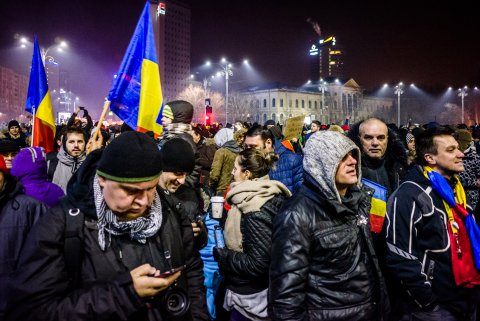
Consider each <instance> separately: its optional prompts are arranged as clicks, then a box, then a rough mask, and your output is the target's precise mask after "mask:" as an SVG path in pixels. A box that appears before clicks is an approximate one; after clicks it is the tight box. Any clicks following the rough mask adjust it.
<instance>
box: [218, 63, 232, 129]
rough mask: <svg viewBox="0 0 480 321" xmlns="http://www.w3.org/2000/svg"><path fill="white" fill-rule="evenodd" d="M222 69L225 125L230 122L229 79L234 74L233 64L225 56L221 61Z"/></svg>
mask: <svg viewBox="0 0 480 321" xmlns="http://www.w3.org/2000/svg"><path fill="white" fill-rule="evenodd" d="M221 67H222V70H221V71H220V74H221V75H222V76H224V77H225V125H227V123H228V79H229V78H230V77H232V76H233V71H232V64H231V63H228V62H227V60H226V59H225V58H222V62H221Z"/></svg>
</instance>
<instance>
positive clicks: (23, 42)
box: [20, 37, 68, 66]
mask: <svg viewBox="0 0 480 321" xmlns="http://www.w3.org/2000/svg"><path fill="white" fill-rule="evenodd" d="M29 43H31V42H30V41H29V40H28V39H27V38H26V37H21V38H20V44H21V47H22V48H26V45H27V44H29ZM67 47H68V44H67V42H66V41H63V40H62V41H60V42H57V43H54V44H53V45H51V46H50V47H48V48H46V49H45V48H44V47H41V48H40V55H41V57H42V62H43V65H44V66H45V61H48V62H50V63H54V64H56V61H55V58H53V57H52V56H48V52H49V51H50V50H51V49H53V48H57V51H58V52H62V51H63V49H64V48H67ZM47 59H48V60H47Z"/></svg>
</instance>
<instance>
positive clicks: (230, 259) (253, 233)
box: [218, 195, 286, 294]
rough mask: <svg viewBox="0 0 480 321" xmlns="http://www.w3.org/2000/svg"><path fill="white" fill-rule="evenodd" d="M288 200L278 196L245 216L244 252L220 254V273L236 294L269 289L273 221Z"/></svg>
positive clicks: (243, 220) (241, 227) (242, 226)
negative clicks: (258, 209)
mask: <svg viewBox="0 0 480 321" xmlns="http://www.w3.org/2000/svg"><path fill="white" fill-rule="evenodd" d="M285 199H286V198H285V196H283V195H277V196H275V197H273V198H272V199H270V200H269V201H268V202H266V203H265V204H264V205H263V206H262V207H261V208H260V211H258V212H252V213H247V215H242V219H241V221H240V230H241V232H242V235H243V252H236V251H231V250H228V249H225V250H224V251H222V252H221V253H222V255H221V256H220V260H219V263H218V264H219V267H220V272H221V273H222V274H223V275H224V276H225V285H226V287H227V288H228V289H230V290H232V291H233V292H235V293H239V294H252V293H257V292H260V291H262V290H264V289H266V288H268V268H269V266H270V249H271V245H272V241H271V238H272V227H273V218H274V217H275V215H276V214H277V213H278V210H279V209H280V207H281V205H282V204H283V202H284V200H285Z"/></svg>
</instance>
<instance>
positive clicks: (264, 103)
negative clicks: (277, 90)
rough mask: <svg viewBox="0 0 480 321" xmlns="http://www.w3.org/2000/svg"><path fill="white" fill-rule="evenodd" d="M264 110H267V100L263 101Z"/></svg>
mask: <svg viewBox="0 0 480 321" xmlns="http://www.w3.org/2000/svg"><path fill="white" fill-rule="evenodd" d="M263 108H267V100H266V99H264V100H263Z"/></svg>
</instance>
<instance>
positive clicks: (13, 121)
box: [8, 119, 20, 130]
mask: <svg viewBox="0 0 480 321" xmlns="http://www.w3.org/2000/svg"><path fill="white" fill-rule="evenodd" d="M13 126H17V127H18V128H20V124H19V123H18V121H16V120H15V119H14V120H11V121H9V122H8V130H10V128H12V127H13Z"/></svg>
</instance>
